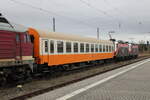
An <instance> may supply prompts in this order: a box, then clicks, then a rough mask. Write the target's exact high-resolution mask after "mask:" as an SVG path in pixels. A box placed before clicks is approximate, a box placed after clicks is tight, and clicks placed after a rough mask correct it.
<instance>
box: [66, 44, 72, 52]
mask: <svg viewBox="0 0 150 100" xmlns="http://www.w3.org/2000/svg"><path fill="white" fill-rule="evenodd" d="M66 52H67V53H71V42H66Z"/></svg>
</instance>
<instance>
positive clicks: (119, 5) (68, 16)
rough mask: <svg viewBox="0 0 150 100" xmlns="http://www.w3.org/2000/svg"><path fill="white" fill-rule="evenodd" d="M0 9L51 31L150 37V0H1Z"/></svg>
mask: <svg viewBox="0 0 150 100" xmlns="http://www.w3.org/2000/svg"><path fill="white" fill-rule="evenodd" d="M0 12H2V13H3V15H4V16H6V17H7V18H8V19H9V20H10V21H12V22H15V23H18V24H22V25H25V26H27V27H34V28H38V29H42V30H49V31H52V18H53V17H55V18H56V31H57V32H64V33H67V34H77V35H83V36H89V37H96V28H97V27H99V28H100V38H101V39H109V37H108V32H109V31H115V33H112V37H114V38H117V39H119V40H121V39H123V40H131V39H129V38H134V41H138V40H150V37H149V36H150V35H149V34H150V33H149V32H150V0H0Z"/></svg>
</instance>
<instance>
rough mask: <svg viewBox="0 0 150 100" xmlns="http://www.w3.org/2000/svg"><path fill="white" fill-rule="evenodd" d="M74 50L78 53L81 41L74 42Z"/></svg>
mask: <svg viewBox="0 0 150 100" xmlns="http://www.w3.org/2000/svg"><path fill="white" fill-rule="evenodd" d="M75 44H77V45H76V47H75ZM76 50H77V51H76ZM73 52H74V53H78V52H79V43H78V42H73Z"/></svg>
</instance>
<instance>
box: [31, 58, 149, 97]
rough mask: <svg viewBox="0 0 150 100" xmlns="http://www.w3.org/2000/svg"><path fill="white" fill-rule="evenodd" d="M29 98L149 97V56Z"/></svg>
mask: <svg viewBox="0 0 150 100" xmlns="http://www.w3.org/2000/svg"><path fill="white" fill-rule="evenodd" d="M29 100H150V59H146V60H143V61H140V62H137V63H134V64H131V65H128V66H125V67H122V68H119V69H116V70H113V71H109V72H106V73H104V74H101V75H97V76H95V77H92V78H89V79H86V80H83V81H80V82H77V83H74V84H71V85H68V86H65V87H62V88H59V89H56V90H54V91H50V92H47V93H45V94H41V95H38V96H35V97H32V98H29Z"/></svg>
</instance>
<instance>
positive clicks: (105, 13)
mask: <svg viewBox="0 0 150 100" xmlns="http://www.w3.org/2000/svg"><path fill="white" fill-rule="evenodd" d="M80 2H82V3H84V4H85V5H87V6H88V7H90V8H92V9H95V10H96V11H97V12H99V13H100V14H103V15H105V16H107V17H109V18H113V19H114V20H117V23H118V27H119V29H120V28H121V21H120V20H119V19H117V18H115V17H114V16H112V15H110V14H108V13H107V12H106V11H103V10H101V9H99V8H96V7H95V6H93V5H91V4H90V3H88V2H86V1H85V0H80Z"/></svg>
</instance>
